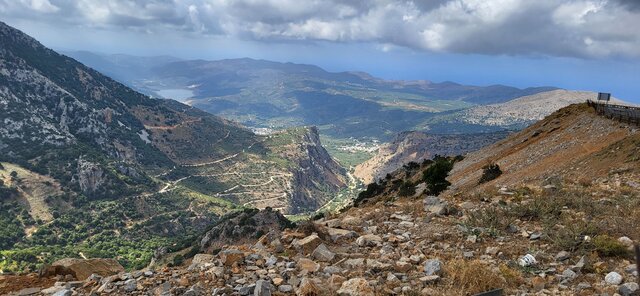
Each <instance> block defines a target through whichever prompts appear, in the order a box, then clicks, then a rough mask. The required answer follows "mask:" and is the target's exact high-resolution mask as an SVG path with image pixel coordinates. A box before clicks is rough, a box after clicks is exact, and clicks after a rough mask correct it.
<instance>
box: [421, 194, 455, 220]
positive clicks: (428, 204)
mask: <svg viewBox="0 0 640 296" xmlns="http://www.w3.org/2000/svg"><path fill="white" fill-rule="evenodd" d="M424 211H425V212H428V213H432V214H436V215H438V216H443V215H447V214H448V213H449V203H448V202H446V201H444V200H442V199H441V198H439V197H436V196H428V197H426V198H425V199H424Z"/></svg>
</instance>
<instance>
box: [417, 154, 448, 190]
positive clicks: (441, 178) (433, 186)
mask: <svg viewBox="0 0 640 296" xmlns="http://www.w3.org/2000/svg"><path fill="white" fill-rule="evenodd" d="M433 161H434V162H433V164H431V165H430V166H429V167H428V168H427V169H426V170H424V171H423V172H422V181H424V182H426V183H427V190H428V193H429V194H432V195H438V194H440V192H442V191H445V190H446V189H447V188H448V187H449V185H451V183H449V181H447V176H448V175H449V172H450V171H451V169H453V160H450V159H448V158H446V157H441V156H438V155H436V156H435V157H434V158H433Z"/></svg>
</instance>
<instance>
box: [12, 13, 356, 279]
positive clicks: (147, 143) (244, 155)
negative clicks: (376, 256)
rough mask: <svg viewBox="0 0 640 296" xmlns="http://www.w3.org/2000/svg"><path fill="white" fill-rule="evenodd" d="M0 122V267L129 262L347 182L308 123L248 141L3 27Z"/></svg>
mask: <svg viewBox="0 0 640 296" xmlns="http://www.w3.org/2000/svg"><path fill="white" fill-rule="evenodd" d="M0 119H1V121H2V123H3V124H2V125H0V163H2V164H3V165H2V166H1V167H0V180H2V183H0V191H1V193H2V198H0V208H1V209H2V211H0V228H2V230H1V231H0V240H1V241H2V244H1V245H0V254H2V256H0V258H2V260H0V269H2V270H5V271H10V270H16V271H20V270H25V269H31V270H34V269H35V268H36V267H37V266H38V265H40V264H42V263H44V262H51V261H52V260H54V259H56V258H59V257H61V256H78V254H79V252H82V253H83V254H86V255H88V256H102V257H111V258H115V257H117V258H118V260H120V262H121V263H122V264H124V265H125V266H127V267H141V266H144V265H145V264H147V263H148V262H149V260H150V258H151V256H152V254H153V252H154V250H155V249H157V248H159V247H163V246H169V245H174V246H179V245H180V244H181V242H182V241H184V240H189V238H190V237H191V236H192V235H197V234H198V233H200V232H201V231H204V230H205V228H206V227H207V225H209V224H210V223H211V222H212V221H214V220H215V219H217V217H219V216H220V215H222V214H224V213H227V212H229V211H234V210H237V209H240V208H242V207H245V206H247V207H249V206H256V207H260V208H264V207H273V208H278V209H281V210H282V211H283V212H285V213H299V212H305V211H313V210H315V209H316V208H318V207H320V206H321V205H322V204H323V203H324V202H325V201H327V200H329V199H331V198H332V197H333V195H334V194H335V193H337V192H339V191H340V190H342V189H343V188H344V187H346V182H347V181H346V180H347V177H346V175H345V172H344V170H343V169H342V168H341V167H340V166H339V165H338V164H337V163H336V162H335V161H334V160H333V159H332V158H331V157H330V156H329V155H328V154H327V152H326V151H325V150H324V148H323V147H322V146H321V144H320V141H319V139H318V134H317V130H316V129H314V128H303V129H297V130H289V131H283V132H280V133H278V134H275V135H269V136H258V135H255V134H254V133H252V132H251V131H250V130H249V129H246V128H244V127H242V126H240V125H238V124H235V123H232V122H229V121H227V120H225V119H222V118H220V117H216V116H214V115H211V114H209V113H206V112H204V111H200V110H198V109H195V108H193V107H190V106H187V105H184V104H181V103H178V102H175V101H172V100H164V99H153V98H149V97H148V96H145V95H142V94H140V93H138V92H136V91H133V90H131V89H130V88H128V87H126V86H124V85H123V84H120V83H118V82H116V81H114V80H112V79H110V78H108V77H106V76H103V75H102V74H100V73H98V72H96V71H95V70H93V69H91V68H88V67H86V66H84V65H82V64H80V63H78V62H76V61H75V60H73V59H70V58H67V57H65V56H62V55H59V54H58V53H56V52H54V51H52V50H50V49H47V48H45V47H44V46H42V45H41V44H40V43H38V42H37V41H36V40H34V39H33V38H31V37H29V36H27V35H25V34H23V33H22V32H20V31H18V30H16V29H13V28H11V27H9V26H7V25H5V24H3V23H0ZM178 233H179V234H181V236H176V234H178ZM49 249H51V253H49V255H48V256H44V257H43V256H41V255H39V254H40V253H42V252H44V251H45V250H49Z"/></svg>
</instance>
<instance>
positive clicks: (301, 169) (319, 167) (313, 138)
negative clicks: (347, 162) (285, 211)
mask: <svg viewBox="0 0 640 296" xmlns="http://www.w3.org/2000/svg"><path fill="white" fill-rule="evenodd" d="M299 148H300V151H301V153H300V154H299V156H298V157H297V158H295V159H292V161H294V163H296V165H297V168H294V169H293V171H292V173H293V177H292V184H291V185H292V186H291V188H292V194H291V199H290V211H291V212H293V213H297V212H299V211H301V210H309V209H317V208H319V207H321V206H322V205H323V204H325V203H326V202H327V201H329V199H331V198H332V197H333V195H334V194H335V193H337V192H338V191H339V190H340V189H342V188H344V187H345V186H346V185H347V184H346V183H347V177H346V170H345V169H344V168H342V167H341V166H340V165H339V164H338V163H337V162H336V161H335V160H334V159H333V158H332V157H331V155H329V153H328V152H327V150H325V149H324V147H322V144H321V143H320V136H319V134H318V129H317V128H315V127H311V128H309V129H308V131H307V132H306V133H305V134H304V136H303V141H302V142H301V143H300V144H299Z"/></svg>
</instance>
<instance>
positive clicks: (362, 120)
mask: <svg viewBox="0 0 640 296" xmlns="http://www.w3.org/2000/svg"><path fill="white" fill-rule="evenodd" d="M68 54H70V55H71V56H74V57H75V56H78V58H80V59H82V58H84V57H85V56H86V54H85V53H82V54H75V53H73V52H70V53H68ZM130 58H131V59H135V58H134V57H130ZM109 59H113V58H109V57H108V56H107V57H103V58H102V60H101V61H99V62H96V65H100V66H101V67H105V68H106V69H114V68H118V66H117V65H113V66H111V67H109V66H105V65H104V60H109ZM140 59H141V60H144V58H140ZM86 61H87V62H88V63H89V65H92V63H94V61H95V59H86ZM145 71H146V72H147V73H151V74H152V75H140V77H137V78H136V79H129V80H128V81H127V83H128V84H129V85H132V86H134V87H136V88H137V89H140V90H143V91H145V93H152V92H154V91H155V92H156V95H157V96H160V97H170V98H174V99H178V100H181V101H183V102H186V103H188V104H189V105H192V106H196V107H198V108H201V109H203V110H205V111H208V112H211V113H213V114H217V115H220V116H223V117H225V118H228V119H232V120H236V121H239V122H241V123H243V124H245V125H247V126H252V127H276V128H287V127H292V126H301V125H316V126H319V128H320V129H321V131H322V133H323V134H324V135H329V136H332V137H335V138H349V137H357V138H363V137H375V138H379V139H384V140H387V139H390V138H392V137H393V136H394V135H395V134H396V133H398V132H402V131H406V130H413V129H416V126H418V125H419V124H420V123H422V122H424V121H425V120H428V119H430V118H431V117H433V116H434V113H437V112H442V111H451V110H459V109H465V108H469V107H473V106H475V105H482V104H490V103H499V102H505V101H508V100H511V99H514V98H518V97H521V96H525V95H530V94H536V93H539V92H543V91H548V90H552V89H554V88H550V87H540V88H527V89H518V88H513V87H508V86H502V85H494V86H488V87H479V86H468V85H460V84H457V83H453V82H443V83H434V82H431V81H426V80H420V81H391V80H383V79H378V78H375V77H372V76H370V75H368V74H366V73H361V72H341V73H332V72H327V71H325V70H323V69H321V68H319V67H317V66H312V65H301V64H292V63H278V62H271V61H264V60H253V59H246V58H245V59H229V60H220V61H204V60H192V61H178V62H172V63H159V64H158V65H157V66H156V67H153V68H149V69H146V70H145ZM127 73H128V72H127ZM127 73H123V74H127Z"/></svg>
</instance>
